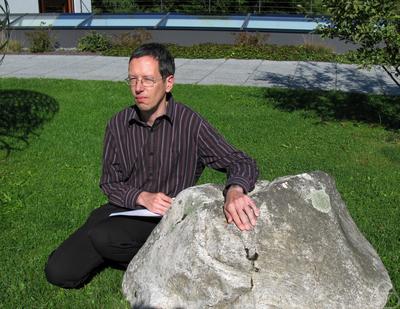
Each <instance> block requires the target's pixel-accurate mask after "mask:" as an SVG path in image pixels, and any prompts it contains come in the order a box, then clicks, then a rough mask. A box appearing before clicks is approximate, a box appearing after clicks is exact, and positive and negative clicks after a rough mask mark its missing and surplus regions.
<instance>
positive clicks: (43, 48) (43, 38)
mask: <svg viewBox="0 0 400 309" xmlns="http://www.w3.org/2000/svg"><path fill="white" fill-rule="evenodd" d="M26 36H27V37H28V40H29V42H30V47H29V50H30V51H31V52H32V53H43V52H48V51H52V50H54V47H55V40H54V38H53V37H52V35H51V28H43V29H40V30H36V31H33V32H28V33H26Z"/></svg>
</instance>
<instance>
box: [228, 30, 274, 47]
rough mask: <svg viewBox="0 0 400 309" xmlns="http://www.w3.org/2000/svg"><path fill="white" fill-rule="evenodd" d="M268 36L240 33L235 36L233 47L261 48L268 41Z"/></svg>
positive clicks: (256, 33) (257, 33)
mask: <svg viewBox="0 0 400 309" xmlns="http://www.w3.org/2000/svg"><path fill="white" fill-rule="evenodd" d="M268 37H269V35H268V34H265V33H264V34H263V33H259V32H255V33H250V32H240V33H237V34H235V45H238V46H261V45H264V44H265V43H266V42H267V40H268Z"/></svg>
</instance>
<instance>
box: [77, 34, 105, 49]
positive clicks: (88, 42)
mask: <svg viewBox="0 0 400 309" xmlns="http://www.w3.org/2000/svg"><path fill="white" fill-rule="evenodd" d="M110 47H111V42H110V40H109V39H108V38H107V36H105V35H103V34H101V33H98V32H96V31H91V32H89V33H88V34H86V35H85V36H83V37H81V38H80V39H79V41H78V50H80V51H89V52H102V51H105V50H107V49H109V48H110Z"/></svg>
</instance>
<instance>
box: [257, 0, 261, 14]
mask: <svg viewBox="0 0 400 309" xmlns="http://www.w3.org/2000/svg"><path fill="white" fill-rule="evenodd" d="M260 13H261V0H258V14H260Z"/></svg>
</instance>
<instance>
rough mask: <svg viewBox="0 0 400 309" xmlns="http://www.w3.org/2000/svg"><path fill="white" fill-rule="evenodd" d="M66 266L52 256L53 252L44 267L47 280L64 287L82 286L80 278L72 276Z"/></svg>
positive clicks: (74, 287)
mask: <svg viewBox="0 0 400 309" xmlns="http://www.w3.org/2000/svg"><path fill="white" fill-rule="evenodd" d="M66 266H67V265H64V264H63V263H62V262H60V261H59V260H58V259H57V258H56V257H55V256H54V252H53V253H52V254H51V255H50V256H49V258H48V260H47V263H46V266H45V269H44V273H45V275H46V279H47V281H48V282H49V283H51V284H53V285H56V286H59V287H62V288H65V289H76V288H80V287H81V286H82V279H81V278H74V274H73V272H71V271H70V269H68V267H66Z"/></svg>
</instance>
